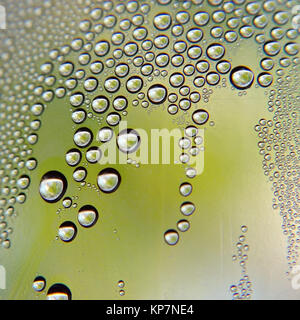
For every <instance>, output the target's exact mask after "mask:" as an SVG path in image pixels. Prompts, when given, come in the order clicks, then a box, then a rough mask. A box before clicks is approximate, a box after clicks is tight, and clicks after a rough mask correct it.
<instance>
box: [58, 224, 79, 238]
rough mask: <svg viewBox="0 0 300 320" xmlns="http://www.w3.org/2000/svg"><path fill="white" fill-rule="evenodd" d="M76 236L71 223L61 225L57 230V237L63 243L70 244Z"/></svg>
mask: <svg viewBox="0 0 300 320" xmlns="http://www.w3.org/2000/svg"><path fill="white" fill-rule="evenodd" d="M76 234H77V227H76V226H75V224H74V223H73V222H71V221H66V222H64V223H62V224H61V225H60V227H59V229H58V236H59V238H60V239H61V240H62V241H64V242H70V241H72V240H74V238H75V237H76Z"/></svg>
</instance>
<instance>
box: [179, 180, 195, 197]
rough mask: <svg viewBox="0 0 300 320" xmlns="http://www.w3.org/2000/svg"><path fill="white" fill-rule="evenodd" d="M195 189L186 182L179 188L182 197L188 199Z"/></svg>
mask: <svg viewBox="0 0 300 320" xmlns="http://www.w3.org/2000/svg"><path fill="white" fill-rule="evenodd" d="M192 190H193V187H192V185H191V184H190V183H188V182H184V183H182V184H181V185H180V187H179V192H180V194H181V195H182V196H184V197H187V196H189V195H190V194H191V193H192Z"/></svg>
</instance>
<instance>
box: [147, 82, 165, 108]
mask: <svg viewBox="0 0 300 320" xmlns="http://www.w3.org/2000/svg"><path fill="white" fill-rule="evenodd" d="M147 95H148V99H149V100H150V102H151V103H153V104H161V103H163V102H164V101H165V100H166V98H167V89H166V88H165V87H164V86H163V85H161V84H156V85H153V86H151V87H150V88H149V89H148V92H147Z"/></svg>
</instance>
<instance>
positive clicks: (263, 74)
mask: <svg viewBox="0 0 300 320" xmlns="http://www.w3.org/2000/svg"><path fill="white" fill-rule="evenodd" d="M265 75H266V76H271V74H270V73H269V72H262V73H260V74H259V75H258V76H257V83H258V84H259V85H260V86H261V87H263V88H266V87H269V86H270V85H271V84H272V82H273V79H272V81H271V82H270V83H268V84H266V85H265V86H264V85H263V84H261V83H260V82H259V81H258V79H259V78H260V77H262V76H265Z"/></svg>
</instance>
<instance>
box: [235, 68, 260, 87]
mask: <svg viewBox="0 0 300 320" xmlns="http://www.w3.org/2000/svg"><path fill="white" fill-rule="evenodd" d="M241 70H245V71H250V72H252V71H251V69H249V68H247V67H244V66H238V67H235V68H233V69H232V70H231V72H230V75H229V80H230V83H231V84H232V85H233V86H234V87H235V88H237V89H239V90H245V89H249V88H250V87H251V86H252V84H253V81H254V76H253V78H252V81H251V82H250V83H249V84H248V86H247V87H239V86H237V85H235V84H234V82H233V80H232V77H233V75H234V73H235V72H238V71H241ZM252 73H253V72H252Z"/></svg>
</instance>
